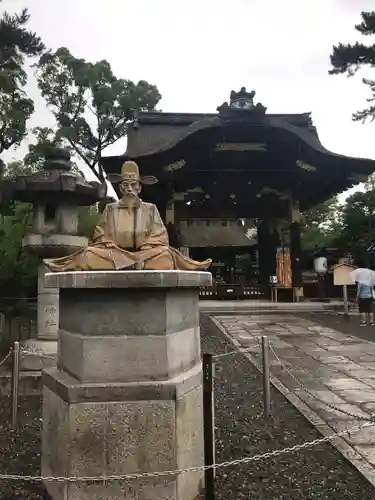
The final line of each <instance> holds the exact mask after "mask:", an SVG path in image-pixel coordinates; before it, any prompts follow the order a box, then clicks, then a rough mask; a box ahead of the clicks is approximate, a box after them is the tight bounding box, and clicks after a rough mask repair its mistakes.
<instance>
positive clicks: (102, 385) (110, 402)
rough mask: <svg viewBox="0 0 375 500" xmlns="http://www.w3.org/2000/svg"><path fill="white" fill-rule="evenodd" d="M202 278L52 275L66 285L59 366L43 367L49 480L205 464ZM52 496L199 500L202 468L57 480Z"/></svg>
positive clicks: (185, 274)
mask: <svg viewBox="0 0 375 500" xmlns="http://www.w3.org/2000/svg"><path fill="white" fill-rule="evenodd" d="M211 281H212V279H211V274H210V273H207V272H196V271H112V272H106V271H89V272H70V273H54V274H47V275H46V285H47V286H50V287H52V288H56V287H58V288H59V292H60V330H59V347H58V364H57V367H51V368H48V369H46V370H44V372H43V399H44V403H43V447H42V448H43V450H42V474H43V476H64V477H67V476H75V477H77V476H86V477H87V476H90V477H93V476H94V477H97V476H112V475H126V474H142V473H151V472H159V473H160V472H163V471H173V470H177V469H186V468H192V467H197V466H198V467H200V466H202V465H204V454H203V407H202V404H203V403H202V369H201V359H200V358H201V356H200V330H199V299H198V297H199V288H200V287H201V286H210V285H211ZM46 487H47V489H48V491H49V493H50V494H51V496H52V498H53V500H63V499H64V500H73V499H80V500H83V499H90V500H91V499H92V500H99V499H102V498H110V499H111V500H120V499H121V500H123V499H128V500H133V499H135V498H136V499H137V500H151V499H152V500H159V499H160V500H162V499H163V500H164V499H168V500H198V499H201V498H203V496H202V495H203V490H204V474H203V472H202V471H195V472H191V471H190V472H185V473H181V474H174V475H164V476H163V475H161V476H155V477H144V478H142V477H141V478H136V479H126V480H124V479H122V480H107V481H103V480H101V481H89V482H74V481H71V482H65V483H62V482H47V483H46Z"/></svg>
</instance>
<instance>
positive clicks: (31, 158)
mask: <svg viewBox="0 0 375 500" xmlns="http://www.w3.org/2000/svg"><path fill="white" fill-rule="evenodd" d="M32 133H33V135H34V137H35V139H36V142H35V143H33V144H29V147H28V149H29V152H28V153H27V155H26V156H25V158H24V164H25V165H26V166H27V167H30V168H32V169H33V170H39V169H41V168H42V167H43V165H44V162H45V156H46V152H47V150H48V148H50V147H60V148H65V149H68V150H69V151H70V153H71V154H72V153H74V151H72V148H71V147H70V145H69V144H68V142H67V141H66V140H65V139H64V138H63V137H61V136H60V135H58V134H56V132H55V131H54V130H52V129H51V128H50V127H35V128H33V129H32ZM73 167H76V165H75V164H74V163H73Z"/></svg>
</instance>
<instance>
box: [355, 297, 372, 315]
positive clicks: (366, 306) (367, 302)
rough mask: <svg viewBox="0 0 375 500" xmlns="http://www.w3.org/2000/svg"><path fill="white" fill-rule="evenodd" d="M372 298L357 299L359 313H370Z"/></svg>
mask: <svg viewBox="0 0 375 500" xmlns="http://www.w3.org/2000/svg"><path fill="white" fill-rule="evenodd" d="M372 303H373V299H359V300H358V307H359V312H360V313H371V312H372Z"/></svg>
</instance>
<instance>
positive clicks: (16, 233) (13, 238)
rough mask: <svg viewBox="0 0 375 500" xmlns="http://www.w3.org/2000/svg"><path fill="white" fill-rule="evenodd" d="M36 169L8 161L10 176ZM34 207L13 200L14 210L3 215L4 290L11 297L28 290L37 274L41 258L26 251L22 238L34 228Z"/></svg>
mask: <svg viewBox="0 0 375 500" xmlns="http://www.w3.org/2000/svg"><path fill="white" fill-rule="evenodd" d="M31 171H32V169H31V168H30V167H28V166H25V165H24V164H23V163H22V162H19V161H16V162H12V163H10V164H8V165H7V166H6V168H5V171H4V177H5V178H6V179H12V178H14V177H17V176H18V175H27V174H28V173H31ZM31 222H32V207H31V205H29V204H28V203H21V202H18V201H13V202H11V210H10V211H6V212H5V213H3V214H2V215H0V291H1V293H2V295H6V296H8V297H13V296H18V295H20V294H22V293H23V292H25V291H26V290H27V289H28V288H29V287H30V286H31V284H32V283H33V282H34V280H35V279H36V276H37V264H38V260H37V258H36V257H35V256H32V255H30V254H29V253H28V252H24V251H23V248H22V240H23V238H24V236H25V235H26V233H27V231H28V230H29V229H30V227H31Z"/></svg>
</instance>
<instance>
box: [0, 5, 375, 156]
mask: <svg viewBox="0 0 375 500" xmlns="http://www.w3.org/2000/svg"><path fill="white" fill-rule="evenodd" d="M23 7H28V8H29V11H30V14H31V21H30V28H32V29H33V30H35V31H36V32H37V33H38V34H39V35H40V36H41V37H42V39H43V41H44V43H45V44H46V45H47V46H48V47H51V48H52V49H57V48H58V47H60V46H66V47H68V48H69V49H70V51H71V52H72V53H73V55H75V56H77V57H82V58H85V59H87V60H90V61H97V60H100V59H107V60H108V61H109V62H110V63H111V65H112V68H113V70H114V72H115V74H116V75H117V76H118V77H122V78H129V79H132V80H135V81H137V80H139V79H145V80H148V81H149V82H150V83H153V84H156V85H157V86H158V88H159V90H160V92H161V94H162V96H163V98H162V101H161V103H160V107H161V108H162V110H163V111H175V112H179V111H180V112H215V110H216V107H217V106H218V105H220V104H222V102H223V101H225V100H227V99H228V97H229V93H230V91H231V90H232V89H234V90H239V88H240V87H242V86H246V87H247V89H248V90H252V89H253V90H255V91H256V99H255V100H256V101H258V100H259V101H260V102H262V103H263V104H264V105H265V106H267V108H268V112H270V113H301V112H307V111H311V112H312V118H313V121H314V123H315V125H316V126H317V128H318V132H319V136H320V139H321V141H322V143H323V145H324V146H325V147H326V148H328V149H330V150H332V151H334V152H337V153H341V154H346V155H349V156H358V157H369V158H374V159H375V141H374V130H375V123H374V124H371V123H369V124H366V125H362V124H360V123H353V122H352V120H351V115H352V112H353V111H356V110H358V109H361V108H362V107H364V106H365V105H366V103H365V99H366V97H367V96H368V94H367V92H366V88H365V87H364V86H363V85H362V83H361V81H360V77H354V78H351V79H348V78H346V77H342V76H329V75H328V70H329V68H330V64H329V55H330V52H331V48H332V45H333V44H335V43H337V42H340V41H341V42H354V41H356V40H358V38H359V36H358V33H356V31H355V30H354V25H355V24H356V23H357V22H358V21H359V18H360V11H361V10H372V9H374V8H375V0H320V1H319V0H106V1H101V0H64V1H62V0H28V1H26V0H4V2H3V3H2V4H1V8H4V9H7V10H8V11H14V10H15V11H19V10H20V9H21V8H23ZM28 91H29V95H30V96H32V97H33V98H34V100H35V103H36V108H37V112H36V113H35V115H34V117H33V119H32V120H31V121H30V126H35V125H40V126H43V125H50V124H52V123H53V121H51V117H50V113H49V111H48V110H47V109H46V108H45V106H44V104H43V101H42V100H41V98H40V97H39V96H38V91H37V89H36V86H35V82H33V81H30V83H29V90H28ZM124 149H125V144H124V142H120V143H117V144H116V145H114V146H112V147H111V148H110V149H108V150H106V152H107V153H108V154H120V153H123V152H124ZM24 152H25V151H24V150H20V151H18V152H17V151H16V152H12V153H9V154H8V155H7V159H11V158H12V157H14V156H16V157H20V156H21V157H22V156H23V154H24Z"/></svg>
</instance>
